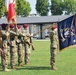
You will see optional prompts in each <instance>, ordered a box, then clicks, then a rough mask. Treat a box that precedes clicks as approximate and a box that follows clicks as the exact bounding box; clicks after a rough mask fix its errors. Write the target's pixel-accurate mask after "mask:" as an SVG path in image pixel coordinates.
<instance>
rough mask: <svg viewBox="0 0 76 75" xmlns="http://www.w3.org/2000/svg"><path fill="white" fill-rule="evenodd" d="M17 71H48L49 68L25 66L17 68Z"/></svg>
mask: <svg viewBox="0 0 76 75" xmlns="http://www.w3.org/2000/svg"><path fill="white" fill-rule="evenodd" d="M17 70H50V67H45V66H25V67H23V68H22V67H20V68H17Z"/></svg>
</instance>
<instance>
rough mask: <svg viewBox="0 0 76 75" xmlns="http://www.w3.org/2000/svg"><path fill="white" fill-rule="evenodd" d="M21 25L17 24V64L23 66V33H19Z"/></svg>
mask: <svg viewBox="0 0 76 75" xmlns="http://www.w3.org/2000/svg"><path fill="white" fill-rule="evenodd" d="M20 29H21V26H19V25H17V34H18V39H17V40H16V43H17V46H18V51H17V52H18V66H23V57H24V55H23V40H22V39H23V34H22V33H21V30H20Z"/></svg>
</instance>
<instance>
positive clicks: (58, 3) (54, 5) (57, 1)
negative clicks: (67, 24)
mask: <svg viewBox="0 0 76 75" xmlns="http://www.w3.org/2000/svg"><path fill="white" fill-rule="evenodd" d="M51 13H52V15H61V14H63V3H62V0H51Z"/></svg>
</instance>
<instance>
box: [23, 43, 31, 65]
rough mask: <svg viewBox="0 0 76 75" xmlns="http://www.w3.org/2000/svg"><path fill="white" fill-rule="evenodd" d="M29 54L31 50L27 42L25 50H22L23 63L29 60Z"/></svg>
mask: <svg viewBox="0 0 76 75" xmlns="http://www.w3.org/2000/svg"><path fill="white" fill-rule="evenodd" d="M30 54H31V51H30V47H29V45H28V44H26V45H25V52H24V56H25V57H24V61H25V64H28V63H29V60H30Z"/></svg>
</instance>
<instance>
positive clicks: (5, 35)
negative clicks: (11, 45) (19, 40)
mask: <svg viewBox="0 0 76 75" xmlns="http://www.w3.org/2000/svg"><path fill="white" fill-rule="evenodd" d="M1 32H2V50H3V52H4V54H5V55H4V57H3V58H2V67H3V70H4V71H10V70H9V69H7V68H8V36H9V32H8V31H6V30H2V31H1Z"/></svg>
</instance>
